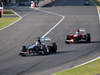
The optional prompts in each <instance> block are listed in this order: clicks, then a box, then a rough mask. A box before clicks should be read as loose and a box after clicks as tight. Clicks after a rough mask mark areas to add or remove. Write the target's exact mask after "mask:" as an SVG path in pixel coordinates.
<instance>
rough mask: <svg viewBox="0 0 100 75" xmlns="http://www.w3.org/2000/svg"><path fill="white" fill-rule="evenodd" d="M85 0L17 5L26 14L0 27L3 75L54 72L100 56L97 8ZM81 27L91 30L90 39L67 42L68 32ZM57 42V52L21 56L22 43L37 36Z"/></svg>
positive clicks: (0, 56) (0, 63)
mask: <svg viewBox="0 0 100 75" xmlns="http://www.w3.org/2000/svg"><path fill="white" fill-rule="evenodd" d="M84 2H85V0H56V1H55V2H53V3H50V4H48V5H46V6H44V7H43V8H40V9H31V8H29V7H17V8H16V9H14V10H15V11H16V12H17V13H18V14H19V15H21V16H22V17H23V16H24V17H23V19H22V20H20V21H19V22H17V23H15V24H14V25H12V26H10V27H8V28H6V29H3V30H1V31H0V75H51V74H52V73H53V72H57V71H60V70H62V69H68V68H71V67H73V66H76V65H79V64H82V63H84V62H86V61H89V60H91V59H93V58H96V57H97V56H100V35H99V34H100V24H99V17H98V13H97V8H96V6H95V5H93V3H92V2H91V5H89V6H84ZM78 28H85V29H86V30H87V32H90V33H91V39H92V42H91V43H81V44H68V45H67V44H65V36H66V35H67V34H69V33H73V32H74V31H76V30H77V29H78ZM39 36H41V37H45V36H47V37H50V38H51V39H52V40H53V41H55V42H57V45H58V52H57V54H51V55H46V56H41V55H39V56H38V55H37V56H28V57H21V56H19V55H18V54H19V52H20V50H21V46H22V45H26V44H31V43H33V42H34V41H35V40H36V38H37V37H39Z"/></svg>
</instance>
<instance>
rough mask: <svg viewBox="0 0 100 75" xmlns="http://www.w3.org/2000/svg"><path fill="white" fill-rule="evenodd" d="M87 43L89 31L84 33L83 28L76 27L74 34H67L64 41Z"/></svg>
mask: <svg viewBox="0 0 100 75" xmlns="http://www.w3.org/2000/svg"><path fill="white" fill-rule="evenodd" d="M83 42H85V43H89V42H91V35H90V33H86V31H85V29H78V30H77V31H76V32H75V34H69V35H67V36H66V40H65V43H67V44H69V43H83Z"/></svg>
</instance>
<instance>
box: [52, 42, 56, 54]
mask: <svg viewBox="0 0 100 75" xmlns="http://www.w3.org/2000/svg"><path fill="white" fill-rule="evenodd" d="M52 52H53V53H57V44H56V43H55V42H53V43H52Z"/></svg>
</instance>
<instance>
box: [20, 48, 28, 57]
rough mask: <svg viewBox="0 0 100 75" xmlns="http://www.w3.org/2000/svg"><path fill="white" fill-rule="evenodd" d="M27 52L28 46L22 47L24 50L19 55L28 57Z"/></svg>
mask: <svg viewBox="0 0 100 75" xmlns="http://www.w3.org/2000/svg"><path fill="white" fill-rule="evenodd" d="M26 52H27V48H26V46H22V50H21V52H20V53H19V55H21V56H27V54H26Z"/></svg>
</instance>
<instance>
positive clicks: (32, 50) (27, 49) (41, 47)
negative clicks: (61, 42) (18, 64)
mask: <svg viewBox="0 0 100 75" xmlns="http://www.w3.org/2000/svg"><path fill="white" fill-rule="evenodd" d="M56 52H57V44H56V42H51V39H50V38H48V37H45V38H39V39H38V40H37V41H36V42H35V44H32V45H29V46H22V50H21V52H20V53H19V55H21V56H29V55H34V54H35V55H47V54H52V53H56Z"/></svg>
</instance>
